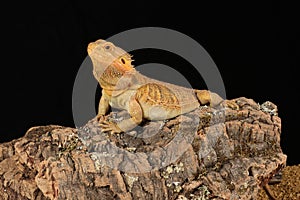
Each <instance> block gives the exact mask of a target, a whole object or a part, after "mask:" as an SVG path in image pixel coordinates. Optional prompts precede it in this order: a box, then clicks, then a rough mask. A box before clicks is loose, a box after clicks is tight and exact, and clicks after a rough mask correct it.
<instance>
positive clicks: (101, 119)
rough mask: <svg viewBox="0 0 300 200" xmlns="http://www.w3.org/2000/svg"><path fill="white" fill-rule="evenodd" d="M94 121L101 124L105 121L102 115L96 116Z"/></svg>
mask: <svg viewBox="0 0 300 200" xmlns="http://www.w3.org/2000/svg"><path fill="white" fill-rule="evenodd" d="M96 120H97V121H98V122H100V123H101V122H103V121H104V120H105V116H104V115H97V116H96Z"/></svg>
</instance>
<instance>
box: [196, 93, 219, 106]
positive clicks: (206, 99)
mask: <svg viewBox="0 0 300 200" xmlns="http://www.w3.org/2000/svg"><path fill="white" fill-rule="evenodd" d="M195 93H196V96H197V98H198V100H199V102H200V105H209V106H211V107H215V106H217V105H219V104H220V103H221V102H222V101H223V99H222V97H220V96H219V95H218V94H216V93H214V92H210V91H208V90H195Z"/></svg>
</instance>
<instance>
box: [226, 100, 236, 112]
mask: <svg viewBox="0 0 300 200" xmlns="http://www.w3.org/2000/svg"><path fill="white" fill-rule="evenodd" d="M222 105H223V106H224V107H228V108H231V109H232V110H238V109H239V105H238V104H237V103H235V102H234V101H232V100H224V101H223V102H222Z"/></svg>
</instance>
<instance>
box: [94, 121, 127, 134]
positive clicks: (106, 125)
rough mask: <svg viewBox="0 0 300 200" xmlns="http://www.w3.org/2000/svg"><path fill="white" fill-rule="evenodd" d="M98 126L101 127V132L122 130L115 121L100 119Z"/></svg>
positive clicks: (113, 132)
mask: <svg viewBox="0 0 300 200" xmlns="http://www.w3.org/2000/svg"><path fill="white" fill-rule="evenodd" d="M99 126H100V127H101V132H109V131H110V132H111V133H112V134H115V133H121V132H123V131H122V130H121V129H120V128H119V127H118V125H117V124H116V123H113V122H108V121H101V122H100V124H99Z"/></svg>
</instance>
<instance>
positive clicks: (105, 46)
mask: <svg viewBox="0 0 300 200" xmlns="http://www.w3.org/2000/svg"><path fill="white" fill-rule="evenodd" d="M103 47H104V49H105V50H108V51H109V50H111V49H112V48H113V47H112V45H111V44H110V43H106V44H105V45H104V46H103Z"/></svg>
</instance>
